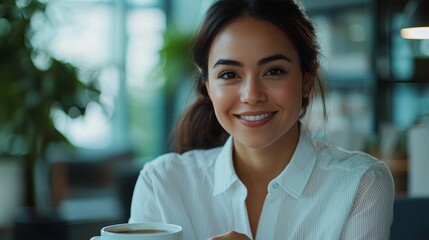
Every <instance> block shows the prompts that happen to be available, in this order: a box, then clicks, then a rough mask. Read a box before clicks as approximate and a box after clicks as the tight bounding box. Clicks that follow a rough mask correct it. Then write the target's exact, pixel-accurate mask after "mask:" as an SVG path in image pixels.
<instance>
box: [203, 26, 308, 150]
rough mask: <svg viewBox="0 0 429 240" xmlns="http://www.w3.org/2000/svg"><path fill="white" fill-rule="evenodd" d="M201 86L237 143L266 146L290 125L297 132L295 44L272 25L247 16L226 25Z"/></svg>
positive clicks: (299, 86) (299, 89)
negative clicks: (205, 88) (204, 86)
mask: <svg viewBox="0 0 429 240" xmlns="http://www.w3.org/2000/svg"><path fill="white" fill-rule="evenodd" d="M206 87H207V90H208V93H209V96H210V99H211V100H212V102H213V106H214V110H215V114H216V117H217V119H218V121H219V123H220V124H221V125H222V127H223V128H224V129H225V130H226V131H227V132H228V133H229V134H231V135H232V136H233V137H234V141H235V142H236V143H238V144H242V145H244V146H247V147H250V148H256V149H265V148H267V147H269V146H271V145H272V144H275V143H278V142H279V141H287V139H288V136H289V135H291V132H292V131H291V129H293V130H294V131H295V134H296V130H297V127H296V126H297V121H298V118H299V115H300V112H301V105H302V96H303V74H302V72H301V67H300V61H299V56H298V53H297V51H296V50H295V47H294V46H293V44H292V42H291V41H290V40H289V38H288V37H287V36H286V34H285V33H283V32H282V31H281V30H280V29H279V28H277V27H276V26H275V25H273V24H271V23H269V22H267V21H262V20H255V19H251V18H243V19H238V20H236V21H234V22H232V23H230V24H228V25H226V26H225V27H224V28H223V29H222V30H221V31H220V32H219V33H218V35H217V36H216V38H215V39H214V41H213V43H212V46H211V49H210V52H209V59H208V81H207V83H206ZM294 136H296V135H294ZM237 141H238V142H237Z"/></svg>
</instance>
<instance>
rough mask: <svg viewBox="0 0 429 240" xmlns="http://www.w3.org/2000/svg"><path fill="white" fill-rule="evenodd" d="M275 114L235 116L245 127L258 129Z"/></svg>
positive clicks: (243, 114)
mask: <svg viewBox="0 0 429 240" xmlns="http://www.w3.org/2000/svg"><path fill="white" fill-rule="evenodd" d="M275 114H276V112H263V113H250V112H249V113H241V114H239V115H236V117H237V118H238V120H239V121H240V122H241V123H242V124H244V125H245V126H247V127H260V126H262V125H265V124H266V123H268V122H269V121H271V119H272V118H273V117H274V115H275Z"/></svg>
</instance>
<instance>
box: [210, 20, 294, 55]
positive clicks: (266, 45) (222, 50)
mask: <svg viewBox="0 0 429 240" xmlns="http://www.w3.org/2000/svg"><path fill="white" fill-rule="evenodd" d="M279 53H282V54H287V55H288V57H290V58H291V59H295V60H298V53H297V51H296V49H295V47H294V45H293V43H292V41H291V40H290V39H289V37H288V36H287V35H286V34H285V33H284V32H283V31H282V30H281V29H280V28H278V27H277V26H276V25H274V24H272V23H270V22H268V21H265V20H258V19H253V18H240V19H237V20H234V21H233V22H231V23H229V24H227V25H226V26H224V27H223V28H222V29H221V30H220V31H219V33H218V34H217V35H216V37H215V38H214V40H213V42H212V46H211V48H210V52H209V62H210V60H215V59H214V58H244V59H250V58H252V57H265V56H268V55H272V54H279Z"/></svg>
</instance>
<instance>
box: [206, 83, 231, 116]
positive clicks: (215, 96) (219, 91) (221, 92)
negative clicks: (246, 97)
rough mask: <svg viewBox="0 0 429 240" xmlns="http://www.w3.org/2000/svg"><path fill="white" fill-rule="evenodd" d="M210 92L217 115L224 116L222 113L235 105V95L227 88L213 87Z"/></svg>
mask: <svg viewBox="0 0 429 240" xmlns="http://www.w3.org/2000/svg"><path fill="white" fill-rule="evenodd" d="M208 92H209V96H210V99H211V101H212V103H213V106H214V109H215V111H216V113H217V114H222V113H221V111H225V110H228V109H229V108H230V107H231V106H232V105H233V98H234V94H233V92H231V91H228V89H227V88H224V87H220V86H213V85H212V86H211V87H210V88H208Z"/></svg>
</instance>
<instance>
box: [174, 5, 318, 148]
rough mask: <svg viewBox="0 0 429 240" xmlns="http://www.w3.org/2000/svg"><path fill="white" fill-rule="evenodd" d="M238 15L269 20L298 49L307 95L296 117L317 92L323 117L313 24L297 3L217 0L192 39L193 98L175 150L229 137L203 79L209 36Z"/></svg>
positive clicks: (220, 142)
mask: <svg viewBox="0 0 429 240" xmlns="http://www.w3.org/2000/svg"><path fill="white" fill-rule="evenodd" d="M242 17H250V18H255V19H260V20H264V21H268V22H271V23H272V24H274V25H276V26H277V27H278V28H280V29H281V30H282V31H283V32H284V33H285V34H286V35H287V36H288V37H289V39H290V40H291V41H292V43H293V44H294V46H295V48H296V50H297V52H298V55H299V59H300V64H301V69H302V71H303V73H304V76H305V78H304V80H305V81H306V83H305V84H308V85H309V86H310V91H309V92H308V96H306V97H304V98H303V102H302V114H301V116H300V117H302V116H304V114H305V113H306V112H307V109H308V107H309V104H310V103H311V102H312V100H313V99H314V97H315V95H316V93H318V94H320V96H321V99H322V103H323V112H324V117H325V119H326V110H325V88H324V84H323V82H322V80H321V78H320V72H319V62H318V56H319V45H318V43H317V40H316V33H315V29H314V27H313V24H312V23H311V21H310V20H309V18H308V17H307V16H306V15H305V13H304V11H303V10H302V9H301V8H300V6H299V5H297V4H296V3H295V2H294V1H293V0H217V1H216V2H214V3H213V5H212V6H211V7H210V8H209V9H208V11H207V12H206V15H205V17H204V20H203V23H202V25H201V27H200V29H199V31H198V32H197V34H196V36H195V38H194V42H193V44H194V45H193V49H192V56H193V61H194V63H195V64H196V66H197V68H198V73H197V76H196V77H195V82H194V86H195V89H196V91H197V99H196V100H195V102H194V103H193V104H191V105H190V106H189V107H188V109H187V110H186V111H185V112H184V114H183V116H182V118H181V119H180V121H179V123H178V126H177V128H176V132H175V141H174V148H175V151H177V152H180V153H183V152H186V151H188V150H192V149H207V148H213V147H218V146H221V145H223V144H224V143H225V141H226V139H227V138H228V136H229V134H228V133H227V132H226V131H225V130H224V129H223V128H222V126H221V125H220V124H219V122H218V121H217V119H216V116H215V113H214V109H213V104H212V102H211V100H210V98H209V96H208V93H207V89H206V86H205V82H206V81H207V79H208V66H207V65H208V56H209V52H210V48H211V45H212V42H213V39H214V38H215V37H216V35H217V34H218V32H219V31H220V30H221V28H222V27H224V26H225V25H227V24H228V23H230V22H232V21H234V20H235V19H238V18H242Z"/></svg>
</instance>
